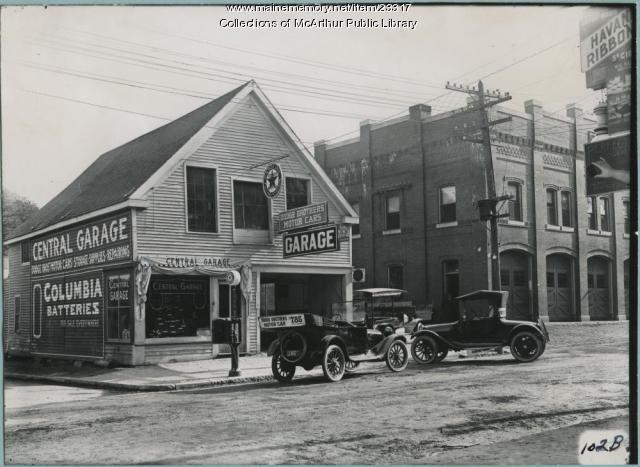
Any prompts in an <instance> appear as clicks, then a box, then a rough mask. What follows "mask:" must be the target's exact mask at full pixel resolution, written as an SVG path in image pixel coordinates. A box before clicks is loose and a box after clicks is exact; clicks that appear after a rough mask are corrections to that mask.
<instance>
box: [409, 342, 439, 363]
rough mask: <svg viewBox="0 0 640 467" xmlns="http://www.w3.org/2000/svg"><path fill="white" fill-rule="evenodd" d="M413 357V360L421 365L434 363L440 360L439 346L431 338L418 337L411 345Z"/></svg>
mask: <svg viewBox="0 0 640 467" xmlns="http://www.w3.org/2000/svg"><path fill="white" fill-rule="evenodd" d="M411 355H412V356H413V359H414V360H415V361H416V362H418V363H420V364H421V365H422V364H425V363H433V362H435V361H437V360H436V359H437V358H438V344H437V342H436V341H435V340H434V339H433V338H432V337H429V336H420V337H416V338H415V340H414V341H413V342H412V343H411ZM445 356H446V353H445ZM442 358H444V357H442Z"/></svg>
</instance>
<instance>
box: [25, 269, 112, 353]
mask: <svg viewBox="0 0 640 467" xmlns="http://www.w3.org/2000/svg"><path fill="white" fill-rule="evenodd" d="M31 290H32V293H33V297H32V298H33V304H32V305H33V315H32V320H33V321H32V327H33V338H32V344H33V348H34V350H33V351H34V353H42V354H48V355H66V356H77V357H102V356H103V355H104V283H103V278H102V272H101V271H93V272H85V273H79V274H70V275H66V276H61V277H53V278H47V279H39V280H34V281H32V283H31Z"/></svg>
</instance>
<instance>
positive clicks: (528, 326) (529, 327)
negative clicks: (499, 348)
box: [508, 323, 547, 345]
mask: <svg viewBox="0 0 640 467" xmlns="http://www.w3.org/2000/svg"><path fill="white" fill-rule="evenodd" d="M520 331H531V332H533V333H534V334H536V335H537V336H538V337H539V338H540V339H541V340H542V345H545V344H546V343H547V338H546V336H545V335H544V333H543V332H542V331H541V330H540V329H538V328H537V327H535V326H533V325H531V324H524V323H522V324H518V325H517V326H515V327H514V328H513V329H512V330H511V331H510V332H509V340H508V343H509V344H510V343H511V338H512V337H513V336H514V335H515V334H516V333H517V332H520Z"/></svg>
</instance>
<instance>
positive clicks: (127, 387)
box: [4, 373, 274, 392]
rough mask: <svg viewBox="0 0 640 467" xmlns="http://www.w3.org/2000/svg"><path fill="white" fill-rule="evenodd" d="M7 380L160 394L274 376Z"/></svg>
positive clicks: (17, 377) (12, 376)
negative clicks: (151, 380) (159, 380)
mask: <svg viewBox="0 0 640 467" xmlns="http://www.w3.org/2000/svg"><path fill="white" fill-rule="evenodd" d="M4 377H5V378H6V379H14V380H22V381H36V382H42V383H56V384H61V385H65V386H78V387H89V388H101V389H116V390H120V391H136V392H159V391H176V390H180V389H194V388H202V387H214V386H226V385H232V384H250V383H263V382H268V381H273V380H274V378H273V376H270V375H260V376H245V377H235V378H223V379H207V380H200V381H187V382H181V383H139V384H138V383H115V382H109V381H93V380H86V379H80V378H69V377H64V376H40V375H29V374H24V373H5V375H4Z"/></svg>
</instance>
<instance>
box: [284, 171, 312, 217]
mask: <svg viewBox="0 0 640 467" xmlns="http://www.w3.org/2000/svg"><path fill="white" fill-rule="evenodd" d="M309 183H310V181H309V180H306V179H304V178H290V177H287V178H286V192H287V209H295V208H300V207H302V206H306V205H307V204H310V198H311V196H310V193H309Z"/></svg>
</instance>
